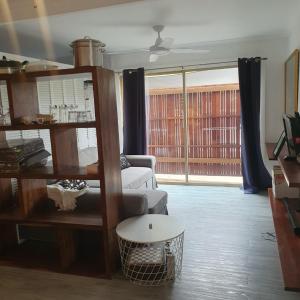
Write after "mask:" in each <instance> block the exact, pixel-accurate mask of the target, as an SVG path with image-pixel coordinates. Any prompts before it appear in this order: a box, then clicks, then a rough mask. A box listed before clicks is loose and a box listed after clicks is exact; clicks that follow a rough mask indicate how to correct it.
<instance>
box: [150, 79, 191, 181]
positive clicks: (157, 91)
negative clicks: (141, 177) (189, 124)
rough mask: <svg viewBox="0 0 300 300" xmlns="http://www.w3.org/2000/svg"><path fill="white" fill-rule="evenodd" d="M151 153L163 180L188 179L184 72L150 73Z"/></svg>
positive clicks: (159, 177) (158, 173) (158, 176)
mask: <svg viewBox="0 0 300 300" xmlns="http://www.w3.org/2000/svg"><path fill="white" fill-rule="evenodd" d="M146 91H147V92H146V94H147V97H146V98H147V104H148V109H147V112H148V113H147V124H148V133H147V137H148V154H151V155H154V156H156V159H157V165H156V173H157V178H158V180H161V181H184V180H185V175H184V174H185V151H184V140H185V139H184V103H183V83H182V75H181V74H168V75H163V76H162V75H160V76H147V77H146Z"/></svg>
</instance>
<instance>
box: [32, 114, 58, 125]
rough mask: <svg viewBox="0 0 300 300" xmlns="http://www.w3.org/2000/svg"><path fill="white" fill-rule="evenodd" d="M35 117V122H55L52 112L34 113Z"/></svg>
mask: <svg viewBox="0 0 300 300" xmlns="http://www.w3.org/2000/svg"><path fill="white" fill-rule="evenodd" d="M35 119H36V120H35V122H36V123H37V124H54V123H55V122H56V120H54V117H53V115H52V114H36V115H35Z"/></svg>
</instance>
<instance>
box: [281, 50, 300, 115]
mask: <svg viewBox="0 0 300 300" xmlns="http://www.w3.org/2000/svg"><path fill="white" fill-rule="evenodd" d="M284 68H285V113H287V114H294V112H295V111H300V110H299V103H298V85H299V50H298V49H296V50H295V51H294V52H293V53H292V54H291V55H290V56H289V58H288V59H287V60H286V62H285V66H284Z"/></svg>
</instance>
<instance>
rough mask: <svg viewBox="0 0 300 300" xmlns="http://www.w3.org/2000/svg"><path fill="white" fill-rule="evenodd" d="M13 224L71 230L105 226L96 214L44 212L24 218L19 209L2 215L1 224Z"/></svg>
mask: <svg viewBox="0 0 300 300" xmlns="http://www.w3.org/2000/svg"><path fill="white" fill-rule="evenodd" d="M7 222H9V223H13V224H35V225H41V224H42V225H49V226H59V225H64V226H65V227H70V228H84V229H93V230H101V229H102V226H103V221H102V216H101V215H100V214H97V213H94V212H80V211H76V210H75V211H71V212H60V211H51V212H42V213H34V214H33V215H31V216H30V217H27V218H24V217H23V216H22V214H21V212H20V210H19V209H17V208H14V209H10V210H5V211H2V212H1V213H0V223H7Z"/></svg>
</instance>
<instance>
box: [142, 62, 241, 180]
mask: <svg viewBox="0 0 300 300" xmlns="http://www.w3.org/2000/svg"><path fill="white" fill-rule="evenodd" d="M237 67H238V65H237V63H232V64H230V65H226V66H212V67H203V68H199V67H197V68H184V67H182V69H181V70H178V69H177V70H174V71H171V70H166V71H158V72H155V70H151V71H150V70H149V71H147V70H145V77H152V76H153V77H154V76H163V75H165V76H167V75H178V74H181V77H182V101H183V115H184V170H185V173H184V174H183V175H184V178H185V179H184V181H182V182H176V184H185V185H197V184H195V183H193V182H190V181H189V155H188V152H189V124H188V120H189V118H188V117H189V116H188V113H189V111H188V97H187V89H186V74H187V73H193V72H201V71H210V70H220V69H233V68H237ZM168 183H169V182H168ZM170 184H172V182H170Z"/></svg>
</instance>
